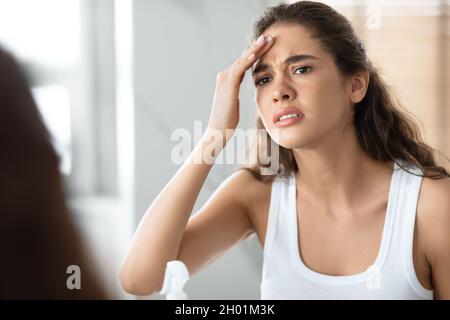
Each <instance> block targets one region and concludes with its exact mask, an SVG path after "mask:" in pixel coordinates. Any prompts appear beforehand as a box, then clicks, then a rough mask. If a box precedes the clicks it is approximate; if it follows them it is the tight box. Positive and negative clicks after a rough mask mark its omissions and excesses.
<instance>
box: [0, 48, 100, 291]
mask: <svg viewBox="0 0 450 320" xmlns="http://www.w3.org/2000/svg"><path fill="white" fill-rule="evenodd" d="M0 219H1V222H0V254H1V260H2V262H1V263H0V275H1V279H0V298H1V299H71V298H77V299H85V298H86V299H90V298H103V297H104V292H103V290H102V289H101V287H100V286H99V284H98V282H97V279H95V277H94V272H93V270H92V267H91V264H90V263H89V262H88V259H87V258H86V255H85V253H84V250H83V249H82V243H81V239H80V237H79V235H78V232H77V230H76V228H75V226H74V224H73V221H72V219H71V216H70V214H69V211H68V209H67V206H66V202H65V198H64V192H63V187H62V181H61V176H60V172H59V159H58V156H57V154H56V152H55V150H54V148H53V146H52V143H51V137H50V134H49V132H48V130H47V129H46V127H45V125H44V123H43V120H42V118H41V115H40V113H39V111H38V108H37V106H36V104H35V101H34V100H33V97H32V95H31V91H30V89H29V87H28V84H27V81H26V79H25V77H24V75H23V74H22V72H21V71H20V70H19V67H18V65H17V63H16V61H15V60H14V58H13V57H12V56H11V55H10V54H9V53H7V52H6V51H4V50H3V49H2V48H0ZM69 265H78V266H79V267H80V269H81V289H80V290H77V289H74V290H69V289H68V288H67V286H66V280H67V278H68V277H69V276H70V274H66V269H67V267H68V266H69Z"/></svg>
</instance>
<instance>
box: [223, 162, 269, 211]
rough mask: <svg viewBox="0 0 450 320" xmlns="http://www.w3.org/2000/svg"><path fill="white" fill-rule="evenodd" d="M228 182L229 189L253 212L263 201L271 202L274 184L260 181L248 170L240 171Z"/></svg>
mask: <svg viewBox="0 0 450 320" xmlns="http://www.w3.org/2000/svg"><path fill="white" fill-rule="evenodd" d="M228 180H229V181H228V183H227V186H228V188H229V189H230V190H231V191H232V192H233V193H234V194H235V196H236V198H238V199H239V200H240V202H241V203H242V204H244V205H245V206H246V207H247V208H248V209H251V211H253V209H254V206H255V205H256V204H258V203H260V202H261V201H264V200H267V201H268V200H270V199H269V195H270V190H271V185H272V184H271V183H270V182H262V181H260V180H258V179H257V178H256V177H255V176H254V175H253V174H252V173H251V172H249V171H248V170H243V169H242V170H238V171H237V172H235V173H233V174H232V175H231V176H230V177H229V179H228Z"/></svg>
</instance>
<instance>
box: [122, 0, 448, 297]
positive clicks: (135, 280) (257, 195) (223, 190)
mask: <svg viewBox="0 0 450 320" xmlns="http://www.w3.org/2000/svg"><path fill="white" fill-rule="evenodd" d="M256 38H257V40H256V41H255V42H254V43H253V44H252V45H251V46H250V47H249V48H248V50H246V51H245V52H244V54H243V55H242V56H241V57H239V58H238V59H237V60H236V61H235V62H234V63H233V64H232V65H231V66H229V67H228V68H227V69H225V70H224V71H222V72H220V73H219V74H218V76H217V85H216V92H215V97H214V102H213V107H212V112H211V117H210V120H209V125H208V129H210V130H207V131H206V133H205V135H204V137H203V138H202V140H201V142H200V143H199V144H198V145H197V146H196V148H195V149H194V151H193V152H192V154H191V159H194V158H195V159H198V158H201V155H202V154H203V152H204V150H205V149H207V148H209V147H210V144H211V143H219V145H220V146H221V147H222V148H223V147H224V146H225V144H226V142H227V141H229V138H230V137H229V136H227V137H225V138H224V139H223V140H222V139H219V141H217V139H218V138H217V137H216V136H215V135H213V134H211V132H212V131H213V129H215V130H221V131H224V130H226V129H234V128H236V126H237V124H238V120H239V101H238V94H239V88H240V83H241V81H242V78H243V76H244V74H245V72H246V70H248V69H252V76H253V78H254V82H255V96H256V102H257V107H258V112H259V116H260V118H259V121H258V125H259V127H260V128H263V129H265V130H266V131H267V132H268V134H269V136H270V138H269V139H273V140H274V142H275V143H276V144H277V145H279V146H280V154H279V160H280V169H279V170H278V172H277V174H275V175H272V176H263V175H261V173H260V169H261V166H260V165H259V166H256V167H253V168H248V169H247V170H240V171H238V172H236V173H235V174H234V175H232V176H231V177H230V178H229V179H227V181H225V182H224V183H223V184H222V185H221V186H220V187H219V188H218V190H217V191H216V192H215V193H214V194H213V195H212V196H211V198H210V199H209V201H208V202H207V203H206V204H205V205H204V206H203V207H202V209H201V210H200V212H198V213H197V214H195V215H194V216H193V218H192V219H189V218H190V215H191V211H192V209H193V206H194V203H195V201H196V198H197V196H198V194H199V191H200V189H201V187H202V185H203V183H204V181H205V179H206V177H207V175H208V172H209V171H210V169H211V166H212V164H210V163H206V162H205V163H201V164H199V163H197V164H194V163H192V162H191V161H187V162H186V163H185V164H184V165H183V166H182V167H181V168H180V169H179V171H178V172H177V173H176V174H175V176H174V177H173V178H172V179H171V180H170V181H169V183H168V184H167V186H166V187H165V188H164V189H163V190H162V191H161V193H160V194H159V195H158V197H157V198H156V199H155V200H154V201H153V203H152V204H151V206H150V207H149V209H148V211H147V212H146V214H145V216H144V218H143V219H142V221H141V223H140V225H139V228H138V230H137V232H136V235H135V239H134V242H133V245H132V247H131V249H130V252H129V254H128V256H127V257H126V259H125V261H124V264H123V267H122V270H121V274H120V277H121V281H122V284H123V287H124V288H125V290H126V291H128V292H130V293H133V294H143V295H144V294H151V293H154V292H157V291H158V290H160V288H161V285H162V281H163V277H164V270H165V265H166V262H167V261H170V260H175V259H178V260H181V261H183V262H184V263H185V264H186V265H187V267H188V270H189V272H190V274H191V275H193V274H195V273H196V272H198V271H199V270H201V269H202V268H204V267H205V266H207V265H208V264H210V263H211V262H212V261H213V260H214V259H216V258H217V257H219V256H220V255H221V254H223V253H224V252H225V251H226V250H228V249H229V248H231V247H232V246H233V245H235V244H236V243H237V242H239V241H241V240H242V239H244V238H246V237H247V236H248V235H250V234H252V233H254V232H256V234H257V236H258V238H259V241H260V243H261V246H262V247H263V248H264V265H263V278H262V283H261V297H262V298H263V299H432V298H435V299H449V298H450V197H449V195H450V180H449V179H448V178H449V177H450V175H449V173H448V172H447V171H446V170H445V169H444V168H442V167H439V166H437V165H436V162H435V159H434V156H433V150H432V149H431V148H430V147H428V146H427V145H425V144H424V143H423V142H422V140H421V138H420V134H419V132H418V130H417V128H416V126H415V125H414V124H413V123H412V122H411V120H409V119H408V117H407V116H406V114H405V113H403V112H401V111H400V110H399V109H398V107H397V106H396V105H395V104H394V102H393V100H392V98H391V96H390V95H389V93H388V91H387V88H386V85H385V84H384V83H383V81H382V80H381V78H380V76H379V74H378V73H377V71H376V70H375V69H374V67H373V66H372V65H371V63H370V61H369V59H368V58H367V55H366V52H365V50H364V46H363V45H362V44H361V42H360V41H359V40H358V38H357V36H356V35H355V32H354V31H353V29H352V27H351V25H350V24H349V22H348V21H347V20H346V18H345V17H343V16H342V15H341V14H339V13H337V12H336V11H335V10H333V9H332V8H330V7H329V6H327V5H324V4H321V3H314V2H309V1H301V2H297V3H294V4H291V5H285V4H282V5H279V6H276V7H271V8H268V9H267V10H266V12H265V13H264V14H263V16H262V17H261V18H260V20H259V21H258V22H257V23H256V25H255V39H256ZM216 151H217V152H216V156H217V155H218V152H220V149H219V150H216Z"/></svg>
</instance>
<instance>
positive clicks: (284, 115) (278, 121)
mask: <svg viewBox="0 0 450 320" xmlns="http://www.w3.org/2000/svg"><path fill="white" fill-rule="evenodd" d="M294 115H295V116H294ZM303 117H304V114H303V113H302V112H301V111H300V110H299V109H298V108H296V107H287V108H283V109H280V110H278V111H276V112H275V113H274V115H273V119H272V120H273V122H274V123H275V125H276V126H277V127H284V126H289V125H291V124H294V123H297V122H299V121H301V120H302V119H303Z"/></svg>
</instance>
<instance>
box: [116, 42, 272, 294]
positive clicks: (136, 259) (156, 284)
mask: <svg viewBox="0 0 450 320" xmlns="http://www.w3.org/2000/svg"><path fill="white" fill-rule="evenodd" d="M262 40H263V41H259V42H257V43H255V44H253V45H252V46H251V47H250V48H249V49H247V50H246V51H245V52H244V53H243V55H242V56H241V57H239V58H238V59H237V60H236V61H235V62H234V63H233V64H232V65H231V66H229V67H228V68H227V69H225V70H224V71H222V72H220V73H219V74H218V76H217V83H216V90H215V94H214V102H213V107H212V112H211V117H210V120H209V124H208V129H207V130H206V133H205V135H204V136H203V138H202V139H201V140H200V143H199V144H198V145H197V146H196V147H195V149H194V151H193V152H192V153H191V155H190V157H189V159H188V160H187V161H186V163H184V164H183V165H182V166H181V168H180V169H179V170H178V171H177V173H176V174H175V175H174V176H173V177H172V179H171V180H170V181H169V183H168V184H167V185H166V186H165V187H164V189H163V190H162V191H161V192H160V194H159V195H158V196H157V197H156V199H155V200H154V201H153V202H152V204H151V205H150V207H149V209H148V210H147V212H146V213H145V215H144V217H143V219H142V221H141V222H140V225H139V227H138V229H137V231H136V233H135V236H134V239H133V243H132V246H131V248H130V250H129V253H128V255H127V257H126V259H125V261H124V263H123V265H122V268H121V271H120V280H121V283H122V286H123V287H124V289H125V290H126V291H127V292H129V293H132V294H138V295H148V294H151V293H154V292H156V291H158V290H160V288H161V285H162V282H163V280H164V279H163V277H164V271H165V267H166V263H167V262H168V261H170V260H175V259H178V257H179V256H180V259H183V261H186V263H187V266H188V268H189V270H190V272H191V274H192V273H193V272H195V271H197V270H198V269H199V268H200V267H201V266H203V265H205V264H206V263H208V262H209V261H211V259H212V258H213V257H214V256H216V255H217V254H219V253H220V252H222V251H223V250H224V249H226V248H228V247H229V246H230V245H232V244H233V243H235V242H236V241H237V240H238V239H240V238H242V237H243V236H244V235H245V234H247V233H248V232H249V231H250V230H251V223H249V221H248V219H247V218H246V214H245V208H244V207H243V206H242V203H240V200H238V199H239V198H237V197H235V196H236V189H235V190H233V188H235V187H236V181H234V180H233V181H232V182H231V181H228V182H226V183H224V185H223V187H221V188H220V189H219V190H218V192H217V193H216V194H215V195H214V197H213V198H212V199H211V201H209V203H207V204H206V206H205V207H204V208H203V209H202V210H201V211H202V212H200V213H199V215H198V218H196V219H194V221H193V222H192V223H190V224H189V228H188V230H186V225H187V222H188V220H189V217H190V215H191V213H192V209H193V207H194V204H195V201H196V199H197V197H198V195H199V192H200V190H201V188H202V186H203V183H204V181H205V180H206V177H207V176H208V173H209V171H210V170H211V167H212V163H210V162H208V163H206V162H205V161H198V160H199V159H200V160H201V159H203V155H204V153H205V151H207V150H209V148H210V146H211V144H214V145H215V146H216V149H215V152H214V156H213V157H212V159H214V157H217V155H218V154H219V153H220V152H221V150H222V149H223V147H224V146H225V144H226V143H227V141H228V140H229V138H231V136H227V137H224V138H221V137H219V138H218V137H217V136H215V135H214V134H212V133H213V132H217V131H219V132H225V130H227V129H231V130H234V129H235V128H236V126H237V123H238V121H239V91H240V84H241V82H242V79H243V77H244V74H245V71H246V70H247V69H249V68H250V67H251V66H252V64H253V63H254V62H255V61H256V60H257V59H258V58H259V57H260V56H262V55H263V54H264V53H265V52H266V51H267V50H268V49H269V48H270V46H271V45H272V42H270V41H269V42H268V43H266V42H265V41H264V39H262ZM218 139H219V140H218ZM208 153H209V152H208ZM190 160H195V163H193V161H190ZM235 180H236V179H235ZM237 180H239V179H237ZM237 184H239V182H237ZM185 231H186V232H185ZM206 241H207V243H206ZM180 248H181V250H180Z"/></svg>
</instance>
